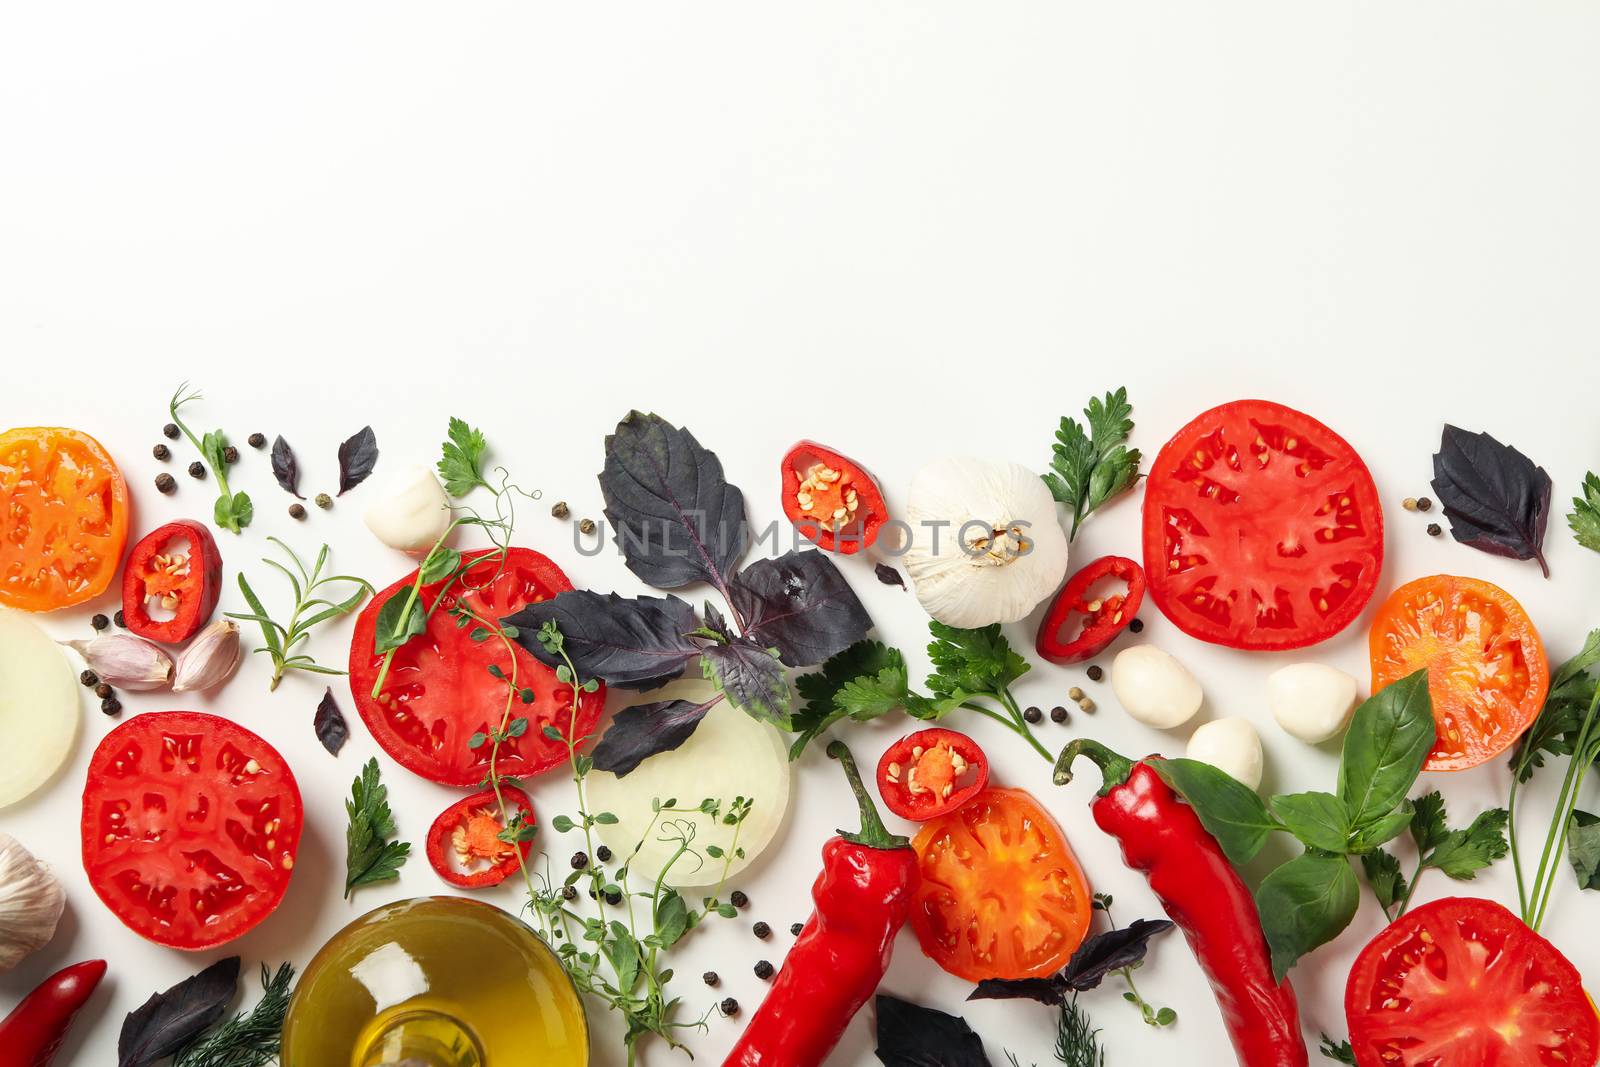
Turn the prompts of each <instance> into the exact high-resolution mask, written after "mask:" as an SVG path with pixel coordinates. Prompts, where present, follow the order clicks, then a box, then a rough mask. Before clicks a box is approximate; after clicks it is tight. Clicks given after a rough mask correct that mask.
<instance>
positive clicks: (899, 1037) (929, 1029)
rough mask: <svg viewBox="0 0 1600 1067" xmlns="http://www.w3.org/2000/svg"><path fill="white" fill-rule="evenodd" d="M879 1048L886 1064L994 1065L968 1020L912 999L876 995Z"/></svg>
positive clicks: (917, 1066) (903, 1066)
mask: <svg viewBox="0 0 1600 1067" xmlns="http://www.w3.org/2000/svg"><path fill="white" fill-rule="evenodd" d="M876 1003H877V1009H878V1047H877V1048H876V1049H874V1051H875V1052H876V1053H877V1054H878V1059H879V1060H881V1061H882V1062H883V1064H884V1067H991V1064H990V1063H989V1057H988V1056H987V1055H986V1054H985V1053H984V1051H983V1041H982V1040H981V1039H980V1038H979V1037H978V1035H977V1034H975V1033H973V1032H972V1027H970V1026H968V1025H967V1020H965V1019H963V1018H961V1016H959V1015H948V1014H946V1013H944V1012H942V1011H935V1010H934V1009H933V1008H924V1007H923V1006H922V1005H920V1004H913V1003H911V1002H910V1001H909V1000H901V999H899V998H898V997H891V996H889V995H888V994H887V993H879V994H878V996H877V1001H876Z"/></svg>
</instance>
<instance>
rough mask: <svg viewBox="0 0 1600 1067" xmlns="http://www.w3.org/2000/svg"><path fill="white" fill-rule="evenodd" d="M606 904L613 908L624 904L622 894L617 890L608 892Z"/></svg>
mask: <svg viewBox="0 0 1600 1067" xmlns="http://www.w3.org/2000/svg"><path fill="white" fill-rule="evenodd" d="M606 903H607V904H610V905H611V906H612V907H613V908H614V907H616V906H617V905H618V904H621V903H622V893H621V892H620V891H619V890H616V889H608V890H606Z"/></svg>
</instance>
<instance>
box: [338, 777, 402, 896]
mask: <svg viewBox="0 0 1600 1067" xmlns="http://www.w3.org/2000/svg"><path fill="white" fill-rule="evenodd" d="M344 810H345V812H346V813H347V814H348V815H349V816H350V825H349V826H348V827H347V828H346V829H345V835H344V841H345V852H344V871H345V874H344V895H345V897H346V898H348V897H349V896H350V894H351V893H352V892H354V891H355V890H356V889H357V888H359V887H361V886H364V885H376V884H377V883H379V882H392V881H394V880H395V879H397V878H399V877H400V868H401V866H402V865H404V864H405V862H406V858H407V857H408V856H410V855H411V845H410V844H409V843H408V842H405V841H391V840H389V839H390V838H391V837H393V836H394V835H395V832H396V827H395V822H394V812H392V811H390V810H389V787H388V786H386V785H384V784H383V783H382V782H380V781H379V780H378V761H377V760H376V759H370V760H368V761H367V764H366V766H364V767H362V768H361V775H360V777H358V778H357V779H356V780H355V781H354V782H353V783H352V784H351V787H350V799H349V800H347V801H345V802H344Z"/></svg>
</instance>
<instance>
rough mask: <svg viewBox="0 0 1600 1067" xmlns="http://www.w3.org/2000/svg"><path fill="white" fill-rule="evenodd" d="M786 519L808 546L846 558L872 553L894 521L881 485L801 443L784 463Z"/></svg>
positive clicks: (835, 456)
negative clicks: (887, 525) (885, 526)
mask: <svg viewBox="0 0 1600 1067" xmlns="http://www.w3.org/2000/svg"><path fill="white" fill-rule="evenodd" d="M783 513H784V514H785V515H787V516H789V521H790V522H792V523H794V525H795V528H796V529H798V530H799V531H800V534H801V536H802V537H804V538H805V539H806V540H808V541H811V542H812V543H814V544H815V545H816V546H817V547H818V548H821V549H823V550H825V551H828V552H839V553H841V554H843V555H847V556H849V555H854V554H855V553H857V552H859V551H861V550H862V549H863V548H870V547H872V543H873V542H874V541H876V540H877V539H878V531H879V530H881V529H882V528H883V524H884V523H885V522H887V521H888V520H889V508H888V506H887V505H885V504H884V502H883V490H882V489H881V488H880V487H879V486H878V482H877V480H876V479H875V478H873V477H872V475H870V474H868V473H867V471H866V469H865V468H863V467H862V466H861V465H860V464H859V463H857V462H855V460H853V459H851V458H849V457H848V456H842V455H840V454H839V453H837V452H835V451H833V450H832V449H831V448H824V447H823V446H822V445H819V444H817V443H816V442H815V441H801V442H800V443H799V444H797V445H795V446H794V447H793V448H791V449H789V451H788V453H787V454H785V455H784V457H783Z"/></svg>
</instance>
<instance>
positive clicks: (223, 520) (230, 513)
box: [167, 382, 256, 533]
mask: <svg viewBox="0 0 1600 1067" xmlns="http://www.w3.org/2000/svg"><path fill="white" fill-rule="evenodd" d="M201 399H204V397H203V396H202V395H201V393H200V391H199V390H198V389H194V390H191V389H190V388H189V383H188V382H183V383H181V384H180V385H179V386H178V390H177V392H175V393H173V394H172V400H171V402H170V403H169V404H168V405H167V410H168V411H169V412H170V413H171V415H172V421H173V423H174V424H176V425H177V427H178V429H180V430H182V431H183V436H185V437H187V438H188V439H189V443H190V444H192V445H194V447H195V449H196V450H197V451H199V453H200V455H201V457H202V458H203V459H204V460H205V461H206V466H207V467H210V468H211V476H212V477H213V478H215V479H216V480H217V489H218V490H219V491H220V494H221V495H219V496H218V497H217V503H216V505H215V506H214V507H213V508H212V518H213V519H214V520H215V521H216V524H217V525H218V526H220V527H222V528H223V529H224V530H232V531H233V532H234V533H238V532H239V531H240V530H242V529H244V528H245V527H246V526H249V525H250V520H251V519H252V518H254V517H255V513H256V509H255V505H254V504H252V503H250V497H249V495H248V494H246V493H235V492H233V491H232V490H230V489H229V488H228V456H227V451H228V438H227V436H226V435H224V434H223V432H222V431H221V430H212V431H210V432H209V433H207V434H206V435H205V436H204V437H196V436H195V435H194V431H192V430H190V429H189V427H188V426H187V425H185V424H184V421H183V419H182V417H180V416H179V415H178V409H180V408H182V407H184V406H185V405H186V404H191V403H193V402H194V401H196V400H201Z"/></svg>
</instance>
